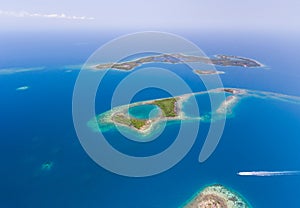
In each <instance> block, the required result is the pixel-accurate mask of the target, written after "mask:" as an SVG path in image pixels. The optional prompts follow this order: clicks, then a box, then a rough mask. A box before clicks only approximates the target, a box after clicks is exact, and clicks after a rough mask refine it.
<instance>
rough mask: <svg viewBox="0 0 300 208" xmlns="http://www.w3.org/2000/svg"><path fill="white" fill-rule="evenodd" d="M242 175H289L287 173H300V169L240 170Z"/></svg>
mask: <svg viewBox="0 0 300 208" xmlns="http://www.w3.org/2000/svg"><path fill="white" fill-rule="evenodd" d="M237 174H238V175H240V176H287V175H300V171H249V172H238V173H237Z"/></svg>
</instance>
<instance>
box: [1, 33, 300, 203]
mask: <svg viewBox="0 0 300 208" xmlns="http://www.w3.org/2000/svg"><path fill="white" fill-rule="evenodd" d="M37 36H38V35H37ZM67 37H69V36H67V35H61V36H52V37H50V36H47V37H44V39H45V40H48V39H49V40H50V41H48V42H43V43H42V44H41V42H42V41H41V42H39V40H38V39H36V41H34V40H32V41H31V42H30V43H26V42H22V43H18V47H17V46H16V45H15V44H16V43H15V41H14V39H13V38H16V37H13V36H9V37H5V38H6V39H5V38H4V37H2V39H3V40H1V42H3V43H5V44H4V45H3V48H7V50H6V52H2V51H1V56H2V57H7V58H6V59H3V60H0V63H1V65H2V66H4V67H5V68H9V67H12V66H20V67H24V66H26V67H30V66H39V65H43V66H45V70H43V71H31V72H26V73H25V72H24V73H12V74H8V75H7V74H6V75H4V74H1V75H0V95H1V98H2V100H1V108H0V115H1V126H0V128H1V133H0V137H1V145H0V150H1V151H0V155H1V157H0V161H1V164H2V165H1V166H2V169H1V172H0V183H1V187H0V207H9V208H10V207H149V208H152V207H170V208H171V207H178V206H180V205H181V204H182V203H184V202H185V201H186V200H187V199H189V198H190V197H191V196H192V195H193V194H194V193H195V192H197V191H198V190H199V189H201V188H202V187H203V186H206V185H208V184H213V183H221V184H223V185H225V186H227V187H229V188H232V189H234V190H236V191H237V192H239V193H240V194H242V195H243V196H244V197H245V198H246V199H247V200H248V201H249V202H250V203H251V204H252V206H253V207H259V208H264V207H278V208H281V207H295V206H297V204H298V198H299V190H298V189H299V188H298V187H299V186H300V176H298V175H293V176H276V177H254V176H249V177H245V176H238V175H237V172H239V171H258V170H268V171H280V170H300V160H298V158H299V156H300V154H299V148H300V141H299V136H300V132H299V129H300V120H299V118H300V106H299V105H297V104H293V103H289V102H282V101H279V100H274V99H260V98H246V99H243V100H242V101H241V103H239V104H238V105H237V106H236V107H235V109H234V116H233V117H232V118H228V119H227V121H226V126H225V131H224V134H223V136H222V138H221V141H220V143H219V145H218V147H217V149H216V151H215V152H214V154H213V155H212V156H211V157H210V158H209V159H208V160H207V161H206V162H204V163H199V162H198V156H199V153H200V150H201V147H202V145H203V142H204V140H205V137H206V134H207V131H208V128H209V123H201V124H200V132H199V134H198V137H197V140H196V143H195V144H194V146H193V148H192V149H191V151H190V152H189V153H188V154H187V156H186V157H185V158H184V159H183V160H182V161H180V163H178V164H177V165H176V166H174V167H173V168H171V169H170V170H168V171H166V172H164V173H162V174H159V175H156V176H152V177H146V178H128V177H123V176H119V175H116V174H113V173H111V172H109V171H107V170H105V169H103V168H101V167H99V166H98V165H97V164H96V163H94V162H93V161H92V160H91V159H90V158H89V157H88V155H87V154H86V153H85V151H84V150H83V148H82V147H81V145H80V143H79V141H78V139H77V136H76V133H75V130H74V126H73V121H72V109H71V108H72V92H73V87H74V83H75V81H76V78H77V75H78V70H76V69H75V70H74V69H73V71H70V72H67V70H70V68H67V67H65V65H75V64H78V63H83V62H84V61H85V59H86V58H87V57H88V56H89V54H90V53H91V52H92V51H93V50H95V49H96V48H97V46H98V45H99V43H102V42H104V40H108V39H110V37H111V36H109V35H107V36H105V37H102V38H99V37H98V36H97V37H96V36H95V37H94V36H93V37H92V38H91V37H90V36H88V35H86V34H80V35H78V36H75V37H73V38H69V39H68V38H67ZM187 37H188V38H190V39H192V40H194V41H195V42H196V43H197V44H199V46H200V47H202V49H203V50H205V52H206V53H207V54H209V55H210V54H218V53H222V54H233V55H241V56H245V57H250V58H254V59H257V60H258V61H260V62H262V63H264V64H266V65H267V66H268V68H269V69H262V70H261V69H244V68H234V67H219V68H218V69H220V70H222V71H225V72H226V73H225V74H224V75H221V78H222V80H223V83H224V85H225V86H228V87H238V88H246V89H255V90H263V91H273V92H279V93H283V94H289V95H295V96H300V94H299V89H300V86H299V83H298V78H299V75H298V71H297V70H298V62H297V53H296V51H297V50H296V49H297V48H298V46H299V43H297V40H293V41H294V42H289V41H287V39H285V38H276V37H273V38H265V37H261V36H260V35H256V36H255V35H253V36H251V37H247V36H241V35H237V34H235V35H233V34H231V35H227V36H226V34H225V35H224V34H223V35H222V36H220V35H208V36H207V37H206V36H198V35H188V36H187ZM82 39H83V40H85V41H88V44H86V45H75V43H76V42H78V41H79V40H82ZM99 39H100V40H99ZM224 39H225V40H226V41H224ZM246 39H247V41H246ZM30 40H31V39H30ZM233 43H239V44H238V46H236V44H233ZM16 48H18V50H14V49H16ZM39 48H43V49H48V50H47V53H46V52H43V53H38V51H39V50H38V49H39ZM25 51H27V53H26V54H27V55H26V57H24V56H23V55H24V54H22V52H25ZM43 51H45V50H43ZM274 51H281V53H280V54H279V53H274ZM57 53H58V54H57ZM31 54H32V55H31ZM50 57H51V58H50ZM151 66H162V65H161V64H151ZM163 67H165V68H169V69H172V70H173V71H175V72H176V73H177V74H179V75H180V76H182V77H183V78H184V79H185V80H186V81H187V82H188V83H189V85H190V86H191V88H192V90H193V91H200V90H204V86H203V84H201V83H198V82H196V80H197V79H196V78H197V75H194V74H193V73H192V72H191V71H187V70H185V69H184V68H183V66H181V65H163ZM75 68H76V67H75ZM136 70H138V69H136ZM92 73H94V72H92ZM125 76H126V73H121V72H116V71H114V72H111V73H110V74H109V76H108V77H107V78H106V80H104V83H103V85H104V86H105V87H106V88H105V89H106V90H105V91H104V92H102V93H101V96H100V95H99V96H98V97H97V98H96V104H97V105H96V112H97V113H102V112H105V111H107V110H109V109H110V98H111V96H112V93H113V86H115V85H117V84H118V82H119V81H120V80H121V79H122V78H123V77H125ZM22 86H29V88H28V89H27V90H24V91H22V90H21V91H16V89H17V88H18V87H22ZM168 96H169V94H168V93H166V92H164V91H161V90H158V89H148V90H143V91H141V92H139V93H138V94H137V95H136V96H135V97H134V98H133V100H132V102H137V101H143V100H149V99H156V98H162V97H168ZM199 99H200V98H199ZM202 99H204V100H205V99H206V98H205V97H202ZM200 100H201V99H200ZM200 100H199V101H200ZM200 103H201V104H200V107H201V109H203V110H204V111H206V110H209V106H208V104H207V102H205V101H202V102H200ZM185 107H187V105H186V106H185ZM135 110H136V111H135ZM139 110H140V109H133V112H131V113H133V114H135V113H136V112H138V111H139ZM148 110H151V108H150V107H149V109H148ZM187 110H188V109H187ZM190 113H192V111H191V112H190ZM179 125H180V123H176V122H173V123H168V125H167V127H166V129H165V131H164V132H163V133H162V135H161V136H160V137H159V138H157V139H155V140H153V141H151V142H146V143H139V142H134V141H131V140H128V139H126V138H125V137H123V136H122V135H121V134H120V133H119V132H118V131H114V130H112V131H108V132H105V135H106V137H107V140H108V141H109V143H110V144H112V145H113V146H114V147H115V148H116V149H118V150H120V151H122V152H124V153H127V154H130V155H134V156H147V155H153V154H157V153H159V152H161V151H163V150H164V149H166V148H167V147H168V146H169V145H170V144H172V142H173V141H174V139H175V138H176V135H177V133H178V127H179ZM186 125H188V124H186ZM47 164H48V165H47ZM49 164H51V165H50V166H49ZM45 165H46V166H45ZM45 167H47V168H45Z"/></svg>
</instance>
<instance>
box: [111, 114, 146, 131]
mask: <svg viewBox="0 0 300 208" xmlns="http://www.w3.org/2000/svg"><path fill="white" fill-rule="evenodd" d="M113 120H114V121H115V122H117V123H119V124H123V125H126V126H133V127H135V128H136V129H140V128H142V127H143V126H144V125H145V124H146V122H147V120H143V119H137V118H133V117H129V116H125V115H124V114H117V115H114V116H113Z"/></svg>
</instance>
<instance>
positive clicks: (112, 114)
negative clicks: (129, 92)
mask: <svg viewBox="0 0 300 208" xmlns="http://www.w3.org/2000/svg"><path fill="white" fill-rule="evenodd" d="M183 98H184V96H183V97H181V96H179V97H175V98H165V99H156V100H150V101H143V102H137V103H132V104H130V105H125V106H119V107H116V108H113V109H112V110H111V111H108V112H106V113H104V114H102V115H100V116H99V117H98V118H97V122H98V123H99V124H100V125H101V124H102V125H103V124H109V123H113V124H115V125H120V126H125V127H129V128H131V129H132V130H134V131H138V132H139V133H142V134H147V133H150V130H151V129H152V127H153V125H154V124H155V123H157V122H159V121H162V120H176V119H177V120H180V119H182V113H181V107H180V106H181V102H182V101H183ZM149 106H155V108H156V113H155V115H154V116H152V117H149V115H143V117H142V118H141V117H137V116H134V115H131V114H130V110H131V109H133V108H135V107H139V108H143V107H144V108H148V107H149ZM143 113H144V114H148V113H149V114H151V112H147V111H143ZM139 116H141V115H139Z"/></svg>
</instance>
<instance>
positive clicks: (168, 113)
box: [153, 98, 177, 117]
mask: <svg viewBox="0 0 300 208" xmlns="http://www.w3.org/2000/svg"><path fill="white" fill-rule="evenodd" d="M176 102H177V100H176V99H175V98H167V99H163V100H155V101H154V102H153V104H154V105H157V106H158V107H159V108H160V109H161V110H162V112H163V115H164V116H165V117H175V116H177V112H176Z"/></svg>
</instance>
